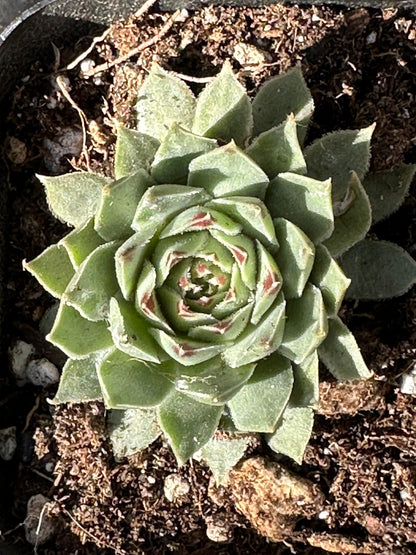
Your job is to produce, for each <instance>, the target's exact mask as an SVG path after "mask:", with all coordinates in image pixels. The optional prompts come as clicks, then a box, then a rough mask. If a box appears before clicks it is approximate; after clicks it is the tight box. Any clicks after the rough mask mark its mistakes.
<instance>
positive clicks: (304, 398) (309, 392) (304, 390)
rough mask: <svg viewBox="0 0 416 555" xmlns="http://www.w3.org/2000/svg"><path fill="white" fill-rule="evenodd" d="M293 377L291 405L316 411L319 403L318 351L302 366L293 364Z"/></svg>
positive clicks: (301, 364)
mask: <svg viewBox="0 0 416 555" xmlns="http://www.w3.org/2000/svg"><path fill="white" fill-rule="evenodd" d="M293 376H294V380H295V381H294V385H293V391H292V396H291V398H290V403H291V405H292V406H295V407H312V408H314V409H316V408H317V406H318V401H319V358H318V353H317V351H316V350H315V351H313V353H312V354H311V355H310V356H308V357H307V358H305V360H304V361H303V362H301V363H300V364H293Z"/></svg>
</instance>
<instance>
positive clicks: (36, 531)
mask: <svg viewBox="0 0 416 555" xmlns="http://www.w3.org/2000/svg"><path fill="white" fill-rule="evenodd" d="M47 503H49V499H48V498H47V497H44V496H43V495H41V494H40V493H38V494H37V495H32V497H31V498H30V499H29V501H28V502H27V514H26V518H25V521H24V523H23V524H24V527H25V536H26V541H27V542H28V543H30V544H31V545H35V546H37V545H42V544H44V543H45V542H47V541H48V540H49V539H50V538H51V537H52V536H53V535H54V534H55V531H56V526H55V523H54V522H53V521H52V519H51V517H49V516H48V514H47Z"/></svg>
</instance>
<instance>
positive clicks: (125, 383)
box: [97, 349, 173, 409]
mask: <svg viewBox="0 0 416 555" xmlns="http://www.w3.org/2000/svg"><path fill="white" fill-rule="evenodd" d="M162 372H163V374H162ZM97 373H98V379H99V380H100V385H101V390H102V392H103V396H104V402H105V404H106V406H107V407H108V408H113V409H127V408H138V407H154V406H156V405H159V404H160V403H161V402H162V401H163V399H164V398H165V397H166V395H167V394H168V393H169V391H170V390H171V389H172V387H173V385H172V382H171V381H170V380H169V379H168V378H167V377H165V375H164V374H166V375H168V376H169V375H170V374H171V369H170V367H168V366H167V365H164V366H163V367H160V365H158V364H152V363H151V362H143V361H140V360H137V359H134V358H132V357H131V356H129V355H127V354H126V353H122V352H121V351H118V350H117V349H114V350H113V351H111V352H110V353H109V354H108V355H107V356H106V357H105V358H104V359H103V360H102V361H101V362H100V363H99V364H98V365H97Z"/></svg>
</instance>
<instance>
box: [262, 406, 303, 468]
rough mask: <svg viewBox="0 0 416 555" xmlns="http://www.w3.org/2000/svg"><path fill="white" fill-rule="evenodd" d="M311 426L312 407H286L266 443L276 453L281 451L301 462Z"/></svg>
mask: <svg viewBox="0 0 416 555" xmlns="http://www.w3.org/2000/svg"><path fill="white" fill-rule="evenodd" d="M312 428H313V409H311V408H308V407H287V409H286V410H285V413H284V415H283V419H282V422H281V424H280V425H279V427H278V428H277V430H276V431H275V432H274V434H272V435H271V436H269V437H268V440H267V442H268V444H269V445H270V447H271V448H272V449H273V450H274V451H276V452H277V453H282V454H283V455H286V456H288V457H290V458H291V459H293V460H294V461H295V462H297V463H298V464H302V459H303V454H304V452H305V449H306V446H307V444H308V443H309V440H310V437H311V434H312Z"/></svg>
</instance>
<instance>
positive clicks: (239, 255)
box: [230, 246, 248, 266]
mask: <svg viewBox="0 0 416 555" xmlns="http://www.w3.org/2000/svg"><path fill="white" fill-rule="evenodd" d="M230 248H231V252H232V253H233V255H234V256H235V258H236V260H237V261H238V262H239V263H240V264H241V265H242V266H244V265H245V264H246V263H247V258H248V252H247V251H246V250H245V249H243V248H242V247H237V246H232V247H230Z"/></svg>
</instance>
